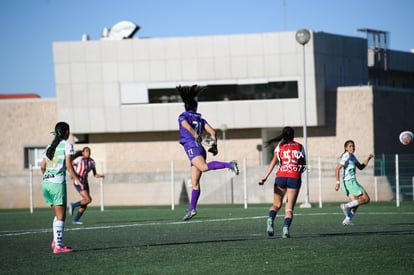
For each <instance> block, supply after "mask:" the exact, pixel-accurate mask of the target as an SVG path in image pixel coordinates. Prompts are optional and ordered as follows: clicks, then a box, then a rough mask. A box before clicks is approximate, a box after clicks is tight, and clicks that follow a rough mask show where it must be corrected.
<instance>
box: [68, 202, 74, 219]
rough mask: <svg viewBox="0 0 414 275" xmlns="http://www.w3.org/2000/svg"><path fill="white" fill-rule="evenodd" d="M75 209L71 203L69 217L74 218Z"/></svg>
mask: <svg viewBox="0 0 414 275" xmlns="http://www.w3.org/2000/svg"><path fill="white" fill-rule="evenodd" d="M73 209H74V207H73V204H72V203H70V204H69V215H71V216H73Z"/></svg>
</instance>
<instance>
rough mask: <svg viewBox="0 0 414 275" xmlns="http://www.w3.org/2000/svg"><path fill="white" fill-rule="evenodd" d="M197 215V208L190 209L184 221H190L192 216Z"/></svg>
mask: <svg viewBox="0 0 414 275" xmlns="http://www.w3.org/2000/svg"><path fill="white" fill-rule="evenodd" d="M195 215H197V211H195V209H193V210H188V212H187V214H185V216H184V218H183V220H184V221H188V220H189V219H191V218H192V217H194V216H195Z"/></svg>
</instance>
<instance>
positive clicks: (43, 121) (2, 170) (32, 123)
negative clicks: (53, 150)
mask: <svg viewBox="0 0 414 275" xmlns="http://www.w3.org/2000/svg"><path fill="white" fill-rule="evenodd" d="M0 118H1V123H0V133H1V135H0V152H2V157H1V158H0V176H16V175H24V174H26V172H25V170H24V162H23V158H24V147H26V146H41V147H46V145H47V144H48V143H49V142H50V141H52V139H53V136H52V135H51V134H50V132H51V131H53V130H54V127H55V124H56V122H57V104H56V100H55V99H9V100H0Z"/></svg>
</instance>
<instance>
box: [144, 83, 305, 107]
mask: <svg viewBox="0 0 414 275" xmlns="http://www.w3.org/2000/svg"><path fill="white" fill-rule="evenodd" d="M148 98H149V103H171V102H181V97H180V95H179V93H178V92H177V90H176V89H175V88H164V89H149V90H148ZM280 98H298V83H297V81H281V82H268V83H264V84H243V85H238V84H228V85H207V91H206V92H205V93H201V94H200V95H198V100H199V101H200V102H202V101H231V100H265V99H280Z"/></svg>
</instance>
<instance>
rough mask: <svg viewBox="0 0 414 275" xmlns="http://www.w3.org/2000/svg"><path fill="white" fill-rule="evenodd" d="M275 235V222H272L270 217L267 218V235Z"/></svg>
mask: <svg viewBox="0 0 414 275" xmlns="http://www.w3.org/2000/svg"><path fill="white" fill-rule="evenodd" d="M274 234H275V231H274V229H273V221H272V218H271V217H269V218H267V235H268V236H269V237H273V235H274Z"/></svg>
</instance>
